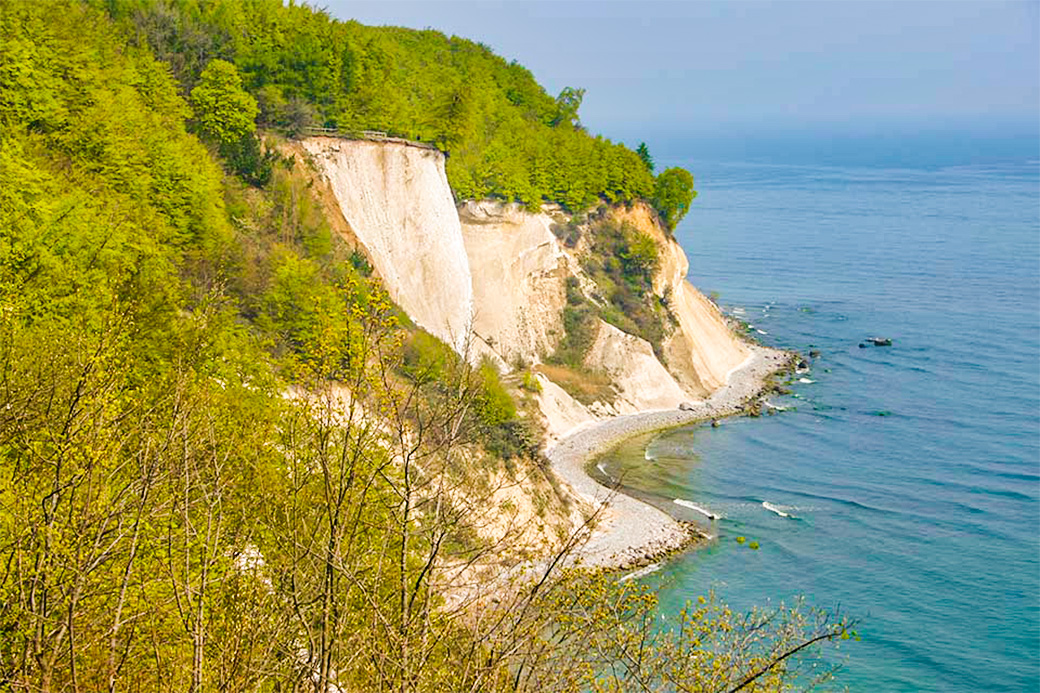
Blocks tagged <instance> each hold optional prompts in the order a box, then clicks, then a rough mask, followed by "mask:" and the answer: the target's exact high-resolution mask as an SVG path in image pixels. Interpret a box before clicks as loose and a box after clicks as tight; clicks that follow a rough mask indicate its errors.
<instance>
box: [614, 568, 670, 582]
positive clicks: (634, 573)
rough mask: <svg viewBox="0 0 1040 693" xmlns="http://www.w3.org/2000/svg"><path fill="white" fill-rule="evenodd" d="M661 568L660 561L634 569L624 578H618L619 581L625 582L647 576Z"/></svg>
mask: <svg viewBox="0 0 1040 693" xmlns="http://www.w3.org/2000/svg"><path fill="white" fill-rule="evenodd" d="M660 568H661V564H660V563H651V564H650V565H648V566H646V567H645V568H640V569H639V570H633V571H632V572H631V573H629V574H628V575H626V576H624V577H623V578H621V579H620V580H618V582H624V581H625V580H635V579H636V578H641V577H646V576H647V575H649V574H650V573H655V572H657V571H658V570H659V569H660Z"/></svg>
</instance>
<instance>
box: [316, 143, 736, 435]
mask: <svg viewBox="0 0 1040 693" xmlns="http://www.w3.org/2000/svg"><path fill="white" fill-rule="evenodd" d="M304 147H305V149H306V151H307V152H308V153H309V154H310V155H311V156H312V157H313V159H314V161H315V163H316V164H317V165H318V167H319V170H320V171H321V173H322V175H323V177H324V178H325V180H326V181H327V182H328V183H329V186H330V188H331V189H332V191H333V193H334V195H335V197H336V200H337V202H338V204H339V206H340V209H341V211H342V214H343V217H344V218H345V219H346V221H347V223H348V224H349V225H350V227H351V230H352V231H353V233H354V235H355V236H356V238H357V240H358V241H359V242H360V243H361V244H362V245H363V246H364V248H365V250H366V253H367V255H368V257H369V260H370V262H371V263H372V265H373V267H374V269H375V270H376V272H377V273H378V274H379V276H380V277H381V278H382V280H383V282H384V285H385V286H386V289H387V291H388V292H389V293H390V295H391V297H392V298H393V299H394V301H396V302H397V304H398V305H399V306H401V308H402V309H403V310H404V311H405V312H406V313H408V315H409V316H410V317H411V318H412V320H414V321H415V322H416V323H417V324H418V325H420V326H422V327H423V328H425V329H426V330H428V331H429V332H430V333H432V334H434V335H436V336H438V337H440V338H441V339H443V340H444V341H446V342H448V343H449V344H452V345H453V346H454V347H455V349H456V350H458V351H460V352H463V351H465V350H466V349H467V345H468V349H469V351H468V353H469V354H470V355H471V356H473V357H480V356H484V355H488V356H491V357H492V358H494V359H495V360H496V361H497V362H498V363H499V364H500V365H501V366H502V367H504V368H505V369H507V370H508V369H510V368H511V367H513V366H514V365H515V364H518V363H525V364H532V363H538V362H540V361H542V360H543V359H544V358H545V357H546V356H548V355H549V354H551V353H552V352H553V350H554V349H555V348H556V345H557V344H558V343H559V340H560V339H562V338H563V320H562V315H563V309H564V307H565V305H566V282H567V278H568V277H572V276H578V277H579V278H580V277H581V268H580V265H579V262H578V258H577V257H576V256H574V255H572V253H571V252H570V251H568V250H567V249H566V248H564V247H563V245H562V244H561V243H560V242H559V241H558V240H557V238H556V236H555V235H554V234H553V233H552V230H551V229H552V224H553V222H554V214H553V213H549V212H546V211H543V212H539V213H531V212H527V211H524V210H523V209H521V208H520V207H518V206H517V205H513V204H502V203H499V202H490V201H483V202H468V203H465V204H463V205H460V206H459V207H458V208H456V205H455V202H454V199H453V196H452V193H451V190H450V188H449V187H448V182H447V178H446V176H445V172H444V157H443V156H442V155H441V154H440V153H439V152H436V151H432V150H429V149H423V148H420V147H414V146H409V145H407V144H403V143H390V142H364V141H349V140H342V139H331V138H311V139H308V140H305V141H304ZM611 213H612V214H613V215H615V217H616V218H617V219H618V220H619V221H624V222H626V223H629V224H631V225H632V226H633V227H634V228H636V229H637V230H639V231H640V232H641V233H645V234H648V235H650V236H652V237H653V238H654V240H655V241H656V242H657V245H658V248H659V258H660V261H661V263H660V270H659V271H658V273H657V275H656V277H655V281H654V290H655V292H656V293H657V294H658V295H660V296H664V297H666V298H667V299H668V302H669V306H670V309H671V311H672V313H673V315H674V316H675V318H676V322H677V323H678V325H677V328H676V329H675V330H674V331H673V332H672V334H671V335H670V336H669V337H668V339H667V340H666V341H665V342H664V344H663V351H664V355H665V359H666V361H667V366H666V365H665V364H664V363H662V362H661V360H659V359H658V358H657V357H656V356H655V355H654V352H653V349H652V348H651V346H650V344H649V343H648V342H646V341H645V340H643V339H640V338H638V337H635V336H632V335H628V334H625V333H624V332H622V331H621V330H619V329H617V328H616V327H614V326H612V325H609V324H607V323H603V322H601V323H600V325H599V330H598V333H597V336H596V338H595V340H594V342H593V344H592V346H591V347H590V349H589V352H588V354H587V355H586V359H585V364H586V366H587V367H589V368H590V369H593V370H596V371H599V372H602V373H604V374H606V375H608V376H609V378H610V380H611V382H612V383H613V385H614V388H615V390H616V391H617V396H616V397H615V398H614V400H613V401H612V402H609V403H595V404H593V405H592V406H591V407H586V406H584V405H582V404H580V403H578V402H576V401H574V400H573V399H572V398H571V397H570V396H569V395H567V393H566V392H565V391H564V390H563V389H562V388H560V387H557V386H556V385H555V384H553V383H551V382H550V381H548V380H547V379H545V377H544V376H539V377H540V378H541V379H542V380H543V391H542V393H541V394H540V395H539V400H540V404H541V405H542V412H543V414H544V415H545V418H546V423H547V428H548V432H549V434H550V436H551V437H553V438H557V437H559V436H561V435H562V434H563V433H565V432H566V431H567V430H569V429H571V428H573V427H575V426H578V425H581V424H582V423H585V422H588V421H592V420H596V419H598V418H602V417H604V416H609V415H613V414H626V413H633V412H636V411H641V410H647V409H668V408H674V407H676V406H678V404H679V403H681V402H683V401H686V400H690V399H697V398H701V397H703V396H705V395H707V394H708V393H710V392H712V391H714V390H715V389H717V388H718V387H720V386H721V385H723V384H724V383H725V382H726V377H727V375H728V373H729V372H730V371H732V370H733V369H734V368H736V367H737V366H739V365H740V364H741V363H742V362H743V361H744V359H745V358H746V357H747V355H748V350H747V347H746V346H745V345H744V344H743V343H742V342H741V341H740V340H739V339H737V338H736V337H735V336H734V335H733V334H732V332H731V331H730V330H729V328H728V327H727V326H726V324H725V321H724V319H723V317H722V315H721V314H720V312H719V311H718V309H717V308H716V307H715V305H714V304H713V303H712V302H711V301H709V300H707V299H706V298H705V297H704V296H703V295H701V294H700V292H698V291H697V290H696V289H695V288H694V287H693V286H691V285H690V284H689V283H688V282H687V281H686V274H687V271H688V269H689V263H688V261H687V259H686V255H685V254H684V253H683V251H682V249H681V248H680V247H679V245H678V244H677V243H676V242H675V241H674V239H672V238H671V237H669V236H667V235H666V234H665V233H664V232H663V231H662V230H661V227H660V225H659V224H658V223H657V222H656V220H655V219H654V217H653V214H652V212H650V210H649V209H648V208H647V207H646V206H645V205H641V204H637V205H634V206H632V207H631V208H629V209H616V210H613V211H612V212H611ZM556 216H558V215H556ZM557 220H558V219H557Z"/></svg>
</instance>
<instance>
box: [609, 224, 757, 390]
mask: <svg viewBox="0 0 1040 693" xmlns="http://www.w3.org/2000/svg"><path fill="white" fill-rule="evenodd" d="M612 214H613V215H614V217H615V218H616V219H617V220H618V221H622V222H626V223H628V224H631V225H632V226H633V227H635V228H636V229H638V230H639V231H640V232H641V233H645V234H647V235H648V236H650V237H652V238H653V239H654V240H655V241H656V242H657V247H658V249H659V252H660V255H659V258H660V262H661V267H660V269H659V270H658V272H657V275H656V276H655V277H654V292H655V293H656V294H657V295H658V296H665V297H667V298H668V300H669V306H670V308H671V311H672V314H673V315H674V316H675V318H676V320H677V321H678V323H679V329H677V330H675V331H674V332H672V334H671V335H670V336H669V337H668V339H667V340H666V341H665V343H664V353H665V359H666V360H667V362H668V368H669V370H670V371H671V372H672V374H673V375H674V376H675V377H676V379H677V380H678V381H679V383H680V384H681V385H682V386H683V388H685V389H686V390H688V391H690V392H693V393H696V394H699V395H705V394H708V393H710V392H714V391H715V390H717V389H718V388H719V387H721V386H722V385H724V384H725V383H726V376H727V375H728V374H729V372H730V371H732V370H733V369H734V368H736V367H737V366H739V365H740V364H741V363H743V362H744V359H746V358H747V357H748V354H749V353H750V352H749V351H748V349H747V347H746V346H745V345H744V343H743V342H741V341H740V340H739V339H737V338H736V337H735V336H734V335H733V333H732V332H731V331H730V329H729V327H727V326H726V321H725V320H724V319H723V317H722V314H721V313H720V312H719V309H718V307H716V306H715V304H714V303H712V302H711V301H709V300H708V299H707V298H705V297H704V295H703V294H701V292H699V291H697V289H695V288H694V287H693V286H692V285H691V284H690V283H689V282H688V281H686V275H687V274H688V273H689V271H690V262H689V260H688V259H687V258H686V253H684V252H683V249H682V248H681V247H680V246H679V244H678V243H677V242H676V241H675V239H673V238H671V237H669V236H666V235H665V233H664V231H663V230H662V229H661V227H660V225H659V224H658V223H657V222H656V221H655V220H654V218H653V215H652V213H651V212H650V210H649V209H648V208H647V206H646V205H644V204H635V205H633V206H632V207H630V208H628V209H615V210H613V211H612Z"/></svg>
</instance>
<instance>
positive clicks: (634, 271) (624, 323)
mask: <svg viewBox="0 0 1040 693" xmlns="http://www.w3.org/2000/svg"><path fill="white" fill-rule="evenodd" d="M589 234H590V237H591V243H590V250H589V252H588V254H587V255H586V258H585V260H584V262H583V266H584V268H585V271H586V272H587V273H588V274H589V275H590V276H591V277H592V278H593V279H594V280H595V282H596V289H597V292H598V294H599V297H600V298H601V299H603V301H604V303H605V305H604V306H602V307H601V308H600V309H599V314H600V317H602V318H603V319H604V320H606V321H607V322H609V323H611V324H612V325H614V326H616V327H618V328H619V329H621V330H622V331H624V332H627V333H629V334H633V335H636V336H638V337H642V338H643V339H645V340H647V341H648V342H650V344H651V346H653V348H654V352H655V353H656V354H657V355H658V357H661V356H662V349H661V345H662V342H663V340H664V338H665V336H666V335H667V333H668V331H669V329H670V321H671V319H672V318H671V313H670V312H669V311H668V307H667V305H665V303H664V301H663V300H662V299H661V298H660V297H658V296H657V295H656V294H655V293H654V290H653V280H654V275H655V274H656V273H657V269H658V266H659V262H660V261H659V259H658V249H657V243H656V242H655V241H654V239H653V238H651V237H650V236H648V235H646V234H644V233H641V232H640V231H638V230H637V229H635V228H633V227H632V226H630V225H628V224H625V223H621V224H618V223H616V222H613V221H610V220H607V219H601V220H593V221H592V222H591V223H590V224H589Z"/></svg>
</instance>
